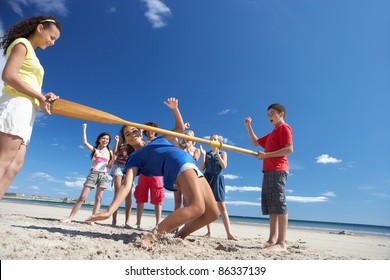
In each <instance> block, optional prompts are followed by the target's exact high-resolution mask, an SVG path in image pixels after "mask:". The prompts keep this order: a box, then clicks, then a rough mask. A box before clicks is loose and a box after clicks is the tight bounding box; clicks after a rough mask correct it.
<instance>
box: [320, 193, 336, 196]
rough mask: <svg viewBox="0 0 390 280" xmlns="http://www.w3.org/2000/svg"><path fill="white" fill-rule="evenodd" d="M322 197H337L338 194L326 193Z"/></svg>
mask: <svg viewBox="0 0 390 280" xmlns="http://www.w3.org/2000/svg"><path fill="white" fill-rule="evenodd" d="M322 195H323V196H327V197H336V194H335V193H334V192H325V193H323V194H322Z"/></svg>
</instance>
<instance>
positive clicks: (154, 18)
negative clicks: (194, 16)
mask: <svg viewBox="0 0 390 280" xmlns="http://www.w3.org/2000/svg"><path fill="white" fill-rule="evenodd" d="M142 2H144V3H145V4H146V7H147V9H148V10H147V11H146V13H145V16H146V17H147V18H148V19H149V21H150V22H151V23H152V26H153V28H161V27H164V26H166V23H165V18H166V17H169V16H171V14H172V13H171V10H170V9H169V8H168V7H167V5H165V4H164V3H163V2H162V1H160V0H142Z"/></svg>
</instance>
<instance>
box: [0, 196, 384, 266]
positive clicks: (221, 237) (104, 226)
mask: <svg viewBox="0 0 390 280" xmlns="http://www.w3.org/2000/svg"><path fill="white" fill-rule="evenodd" d="M0 213H1V214H0V235H1V241H0V242H1V245H0V247H1V251H0V259H1V260H164V259H180V260H215V259H219V260H389V259H390V237H384V236H371V235H352V234H351V235H350V234H337V233H330V232H326V231H312V230H298V229H289V230H288V233H287V245H288V252H287V253H270V252H266V251H264V250H261V249H259V245H260V244H261V243H262V242H264V241H266V239H267V237H268V227H267V226H261V225H258V226H256V225H253V226H251V225H242V224H235V223H233V224H232V230H233V232H234V234H235V235H236V236H237V237H238V238H239V241H229V240H227V239H226V236H225V231H224V228H223V225H222V223H221V222H220V221H219V220H218V221H217V222H215V223H214V224H213V227H212V229H213V237H211V238H208V237H203V235H204V234H205V233H206V229H205V228H204V229H201V230H199V231H197V232H195V233H193V234H192V235H191V236H190V237H188V238H187V239H186V240H181V239H178V238H173V236H171V235H166V236H165V237H164V238H162V239H161V240H160V241H159V242H158V243H157V244H156V245H155V246H154V247H153V249H152V250H150V251H146V250H143V249H141V248H138V247H136V246H135V244H134V242H135V240H137V238H139V237H142V235H144V234H145V233H147V231H148V230H150V229H151V228H152V227H153V226H154V217H153V216H150V215H144V216H143V220H142V223H143V229H142V230H134V229H125V228H124V227H123V225H122V224H121V223H123V221H124V214H123V213H122V214H119V215H118V222H119V225H118V226H117V227H112V226H111V225H110V223H111V220H107V221H104V222H100V223H99V224H96V225H89V224H87V223H85V222H84V220H85V219H86V218H87V217H89V216H90V214H91V211H90V210H83V209H81V210H80V212H79V213H78V214H77V215H76V220H75V221H73V222H72V223H71V224H62V223H60V220H61V219H63V218H65V217H67V216H68V215H69V213H70V209H69V208H60V207H51V206H42V205H30V204H19V203H14V202H12V203H11V202H5V201H1V202H0ZM132 215H133V216H132V221H135V213H133V214H132Z"/></svg>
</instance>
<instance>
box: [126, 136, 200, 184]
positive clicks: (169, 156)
mask: <svg viewBox="0 0 390 280" xmlns="http://www.w3.org/2000/svg"><path fill="white" fill-rule="evenodd" d="M186 163H194V164H195V161H194V159H193V158H192V156H191V155H190V154H189V153H187V152H185V151H183V150H181V149H179V148H177V147H176V146H174V145H172V144H171V143H170V142H169V141H168V140H167V139H165V138H163V137H157V138H156V139H154V140H153V141H152V142H150V143H149V144H147V145H145V146H143V147H142V148H140V149H138V150H136V151H135V152H133V153H132V154H131V155H130V156H129V158H128V159H127V162H126V169H127V168H131V167H138V174H137V175H139V174H142V175H145V176H164V188H166V189H167V190H170V191H174V190H175V189H174V188H173V185H174V183H175V181H176V178H177V176H178V174H179V171H180V169H181V167H182V166H183V165H184V164H186Z"/></svg>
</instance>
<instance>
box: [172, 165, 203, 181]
mask: <svg viewBox="0 0 390 280" xmlns="http://www.w3.org/2000/svg"><path fill="white" fill-rule="evenodd" d="M188 169H194V170H195V172H196V174H197V175H198V178H200V177H204V175H203V173H202V171H200V169H199V168H198V167H197V166H196V165H195V164H193V163H190V162H187V163H185V164H183V166H182V167H181V168H180V170H179V173H178V174H177V177H179V175H180V174H181V173H183V172H184V171H186V170H188ZM177 177H176V178H177Z"/></svg>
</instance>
